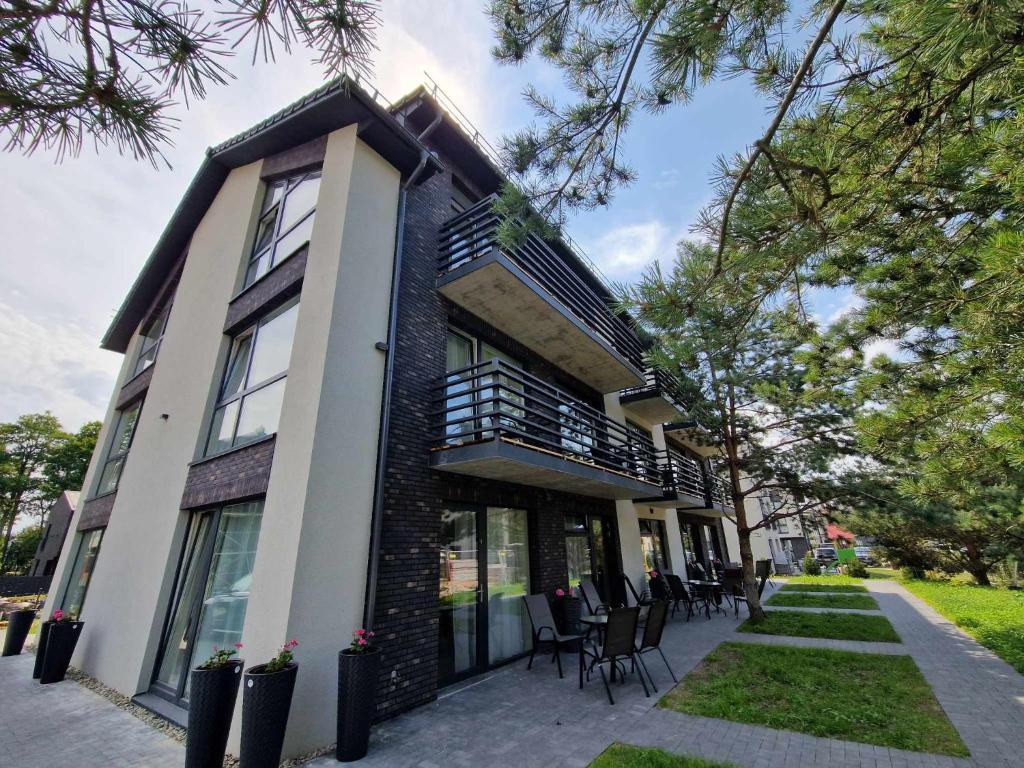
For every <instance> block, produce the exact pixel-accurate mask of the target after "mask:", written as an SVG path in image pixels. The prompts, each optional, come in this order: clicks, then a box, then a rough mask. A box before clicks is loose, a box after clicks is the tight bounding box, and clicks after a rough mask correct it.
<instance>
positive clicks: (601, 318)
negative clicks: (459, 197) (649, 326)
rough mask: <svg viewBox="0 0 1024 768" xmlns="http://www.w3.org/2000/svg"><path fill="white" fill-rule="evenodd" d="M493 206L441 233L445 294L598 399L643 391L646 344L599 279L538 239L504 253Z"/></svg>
mask: <svg viewBox="0 0 1024 768" xmlns="http://www.w3.org/2000/svg"><path fill="white" fill-rule="evenodd" d="M493 202H494V197H493V196H492V197H489V198H485V199H484V200H482V201H480V202H479V203H477V204H476V205H474V206H473V207H472V208H470V209H468V210H466V211H464V212H463V213H460V214H459V215H458V216H455V217H454V218H452V219H451V220H449V221H448V222H447V223H446V224H445V225H444V227H442V229H441V235H440V257H439V260H438V276H437V289H438V291H440V292H441V294H442V295H444V296H445V297H446V298H448V299H449V300H451V301H452V302H453V303H455V304H457V305H459V306H460V307H463V308H464V309H466V310H468V311H469V312H471V313H473V314H474V315H476V316H477V317H479V318H480V319H482V320H484V321H485V322H487V323H489V324H490V325H492V326H493V327H495V328H497V329H498V330H499V331H501V332H502V333H505V334H507V335H508V336H511V337H512V338H514V339H516V340H517V341H518V342H520V343H521V344H523V345H524V346H526V347H529V348H530V349H531V350H533V351H534V352H536V353H537V354H538V355H540V356H541V357H543V358H545V359H546V360H548V361H550V362H552V363H554V364H555V365H557V366H558V367H559V368H561V369H562V370H564V371H567V372H568V373H571V374H572V375H573V376H575V377H576V378H577V379H579V380H580V381H582V382H584V383H586V384H588V385H589V386H591V387H593V388H594V389H596V390H597V391H598V392H602V393H605V392H615V391H617V390H620V389H624V388H626V387H633V386H640V385H642V384H643V383H644V377H643V373H642V370H643V347H642V345H641V344H640V340H639V338H638V337H637V336H636V334H635V333H634V332H633V329H632V328H630V327H629V325H627V324H626V322H624V321H623V319H622V318H621V317H619V316H618V315H616V314H615V313H614V312H613V311H612V309H611V307H610V306H609V304H608V302H607V300H606V298H605V297H604V296H603V295H602V294H601V292H600V291H599V289H598V288H597V287H595V284H594V283H596V278H593V277H586V276H585V271H584V267H583V266H582V264H579V265H574V264H572V263H571V262H572V257H570V256H567V255H563V254H560V253H558V252H556V250H555V247H557V246H553V245H551V244H548V243H547V242H545V241H544V240H543V239H541V238H540V237H538V236H536V235H530V236H529V237H528V238H527V240H526V242H525V243H524V244H523V245H522V246H520V247H518V248H515V249H508V248H504V247H503V246H501V245H500V244H499V243H498V240H497V231H498V226H499V225H500V224H501V218H500V217H499V216H498V215H497V214H496V213H495V212H494V211H493V209H492V205H493Z"/></svg>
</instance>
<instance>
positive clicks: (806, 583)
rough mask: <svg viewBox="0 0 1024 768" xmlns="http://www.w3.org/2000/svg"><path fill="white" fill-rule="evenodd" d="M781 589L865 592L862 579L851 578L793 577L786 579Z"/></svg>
mask: <svg viewBox="0 0 1024 768" xmlns="http://www.w3.org/2000/svg"><path fill="white" fill-rule="evenodd" d="M782 588H783V589H789V590H794V589H800V590H802V591H804V592H867V591H868V589H867V587H865V586H864V580H863V579H855V578H853V577H852V576H793V577H791V578H788V579H786V583H785V585H783V587H782Z"/></svg>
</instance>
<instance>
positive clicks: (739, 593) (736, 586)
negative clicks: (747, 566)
mask: <svg viewBox="0 0 1024 768" xmlns="http://www.w3.org/2000/svg"><path fill="white" fill-rule="evenodd" d="M754 565H755V570H754V574H755V575H754V579H755V580H756V581H757V599H758V601H760V600H761V595H763V594H764V585H765V584H766V583H768V578H767V577H764V578H758V576H757V564H756V563H755V564H754ZM722 586H723V587H724V588H725V589H726V592H727V593H729V592H731V593H732V605H733V609H734V611H735V614H736V618H737V619H738V618H739V617H740V603H741V602H743V603H746V604H747V610H749V609H750V603H747V591H746V589H744V587H743V572H742V571H741V572H740V573H733V572H730V571H726V574H725V578H724V579H723V580H722Z"/></svg>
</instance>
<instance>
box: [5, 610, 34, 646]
mask: <svg viewBox="0 0 1024 768" xmlns="http://www.w3.org/2000/svg"><path fill="white" fill-rule="evenodd" d="M35 619H36V612H35V609H34V608H25V609H23V610H20V611H11V612H10V613H8V614H7V637H5V638H4V650H3V653H2V654H0V655H3V656H17V655H18V654H19V653H21V649H22V648H24V647H25V638H26V637H28V631H29V630H30V629H32V622H33V621H35Z"/></svg>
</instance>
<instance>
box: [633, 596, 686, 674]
mask: <svg viewBox="0 0 1024 768" xmlns="http://www.w3.org/2000/svg"><path fill="white" fill-rule="evenodd" d="M666 621H668V603H666V602H664V601H658V602H655V603H652V604H651V606H650V610H649V612H648V614H647V625H646V626H645V627H644V631H643V634H642V635H641V637H640V645H639V646H637V649H636V658H637V661H639V662H640V667H641V668H642V669H643V671H644V672H646V673H647V679H648V680H650V681H651V688H653V689H654V691H655V693H657V691H658V686H656V685H655V684H654V678H653V677H651V671H650V670H649V669H648V668H647V665H646V664H644V654H645V653H650V652H651V651H657V652H658V654H659V655H660V656H661V660H662V661H664V662H665V668H666V669H667V670H668V673H669V674H670V675H671V676H672V682H674V683H678V682H679V680H677V679H676V673H675V672H673V671H672V667H670V666H669V664H668V659H666V658H665V654H664V653H663V652H662V650H661V637H662V635H664V634H665V622H666Z"/></svg>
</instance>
